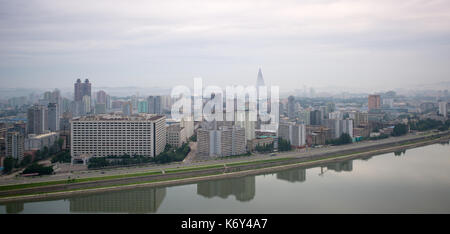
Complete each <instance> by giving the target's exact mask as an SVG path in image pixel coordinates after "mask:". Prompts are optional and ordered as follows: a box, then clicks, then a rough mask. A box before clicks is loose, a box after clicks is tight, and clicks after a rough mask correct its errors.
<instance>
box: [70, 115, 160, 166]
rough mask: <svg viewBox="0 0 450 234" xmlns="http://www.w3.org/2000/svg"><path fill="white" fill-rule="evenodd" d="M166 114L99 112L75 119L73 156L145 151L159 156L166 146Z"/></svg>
mask: <svg viewBox="0 0 450 234" xmlns="http://www.w3.org/2000/svg"><path fill="white" fill-rule="evenodd" d="M165 119H166V118H165V116H163V115H151V114H139V115H132V116H126V115H95V116H84V117H77V118H74V119H72V121H71V136H70V141H71V144H70V145H71V148H70V154H71V156H72V160H77V159H79V158H80V157H104V156H109V155H116V156H121V155H124V154H128V155H141V156H147V157H155V156H157V155H158V154H160V153H161V152H162V151H164V148H165V146H166V126H165Z"/></svg>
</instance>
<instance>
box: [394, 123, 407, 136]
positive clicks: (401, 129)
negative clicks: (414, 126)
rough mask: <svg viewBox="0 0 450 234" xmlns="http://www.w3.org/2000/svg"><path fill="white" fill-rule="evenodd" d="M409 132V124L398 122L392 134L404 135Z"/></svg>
mask: <svg viewBox="0 0 450 234" xmlns="http://www.w3.org/2000/svg"><path fill="white" fill-rule="evenodd" d="M406 133H408V126H407V125H406V124H396V125H395V127H394V130H393V131H392V134H391V135H392V136H402V135H405V134H406Z"/></svg>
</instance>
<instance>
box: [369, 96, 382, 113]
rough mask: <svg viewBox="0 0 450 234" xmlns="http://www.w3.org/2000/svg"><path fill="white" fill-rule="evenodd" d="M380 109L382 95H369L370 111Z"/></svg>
mask: <svg viewBox="0 0 450 234" xmlns="http://www.w3.org/2000/svg"><path fill="white" fill-rule="evenodd" d="M380 107H381V98H380V95H369V102H368V108H369V111H370V110H373V109H380Z"/></svg>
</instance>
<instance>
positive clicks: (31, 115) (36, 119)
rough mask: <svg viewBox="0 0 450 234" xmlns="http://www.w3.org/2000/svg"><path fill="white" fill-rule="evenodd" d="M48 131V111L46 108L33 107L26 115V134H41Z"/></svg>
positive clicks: (40, 106)
mask: <svg viewBox="0 0 450 234" xmlns="http://www.w3.org/2000/svg"><path fill="white" fill-rule="evenodd" d="M47 129H48V109H47V107H46V106H42V105H33V106H32V107H30V108H29V109H28V113H27V134H36V135H39V134H43V133H45V132H46V130H47Z"/></svg>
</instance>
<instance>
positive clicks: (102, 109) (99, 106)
mask: <svg viewBox="0 0 450 234" xmlns="http://www.w3.org/2000/svg"><path fill="white" fill-rule="evenodd" d="M95 114H96V115H98V114H106V104H105V103H96V104H95Z"/></svg>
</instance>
